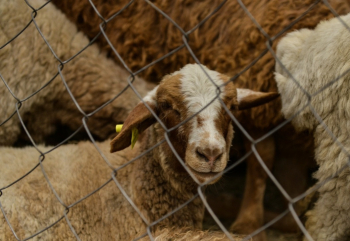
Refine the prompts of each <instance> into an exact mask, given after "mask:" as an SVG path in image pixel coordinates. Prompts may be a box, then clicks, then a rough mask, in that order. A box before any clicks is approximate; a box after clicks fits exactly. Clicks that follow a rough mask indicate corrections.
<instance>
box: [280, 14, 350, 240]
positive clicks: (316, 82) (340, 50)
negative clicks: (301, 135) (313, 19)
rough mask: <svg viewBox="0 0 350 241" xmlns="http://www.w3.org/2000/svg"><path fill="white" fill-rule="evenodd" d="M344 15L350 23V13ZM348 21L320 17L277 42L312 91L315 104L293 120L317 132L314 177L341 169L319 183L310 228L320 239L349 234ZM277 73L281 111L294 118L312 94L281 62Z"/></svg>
mask: <svg viewBox="0 0 350 241" xmlns="http://www.w3.org/2000/svg"><path fill="white" fill-rule="evenodd" d="M341 20H342V21H343V23H346V24H347V25H348V26H350V14H348V15H345V16H342V17H341ZM343 23H342V22H341V21H340V19H337V18H334V19H331V20H329V21H323V22H321V23H320V24H319V25H318V26H317V27H316V28H315V30H309V29H301V30H299V31H295V32H292V33H290V34H288V35H287V36H286V37H284V38H283V39H282V40H281V41H280V43H279V44H278V47H277V58H278V59H279V60H280V61H281V63H282V64H283V65H284V66H285V68H286V69H287V70H288V71H289V73H290V74H291V75H292V76H293V78H294V79H295V80H296V81H297V82H298V83H299V84H300V86H301V87H302V88H303V89H304V90H305V91H306V92H307V93H309V94H310V95H311V102H310V104H311V106H310V107H309V106H307V107H306V108H305V109H303V110H302V111H301V112H300V113H299V114H298V115H297V116H295V117H294V119H293V120H292V124H293V125H294V126H295V128H296V129H297V130H310V131H313V133H314V139H315V158H316V161H317V163H318V165H319V169H318V171H317V172H316V173H315V175H314V177H315V178H317V180H318V182H319V183H321V182H323V181H325V180H326V179H327V178H328V177H331V176H332V175H335V174H337V173H338V172H340V173H338V175H337V176H336V177H334V178H332V179H331V180H330V181H328V182H326V183H324V184H323V185H322V186H321V187H320V189H319V190H318V192H319V199H318V201H317V202H316V205H315V207H314V209H313V210H311V211H310V212H309V213H308V220H307V222H306V228H307V230H308V232H309V233H310V235H311V237H312V238H313V239H315V240H327V241H332V240H337V241H341V240H349V238H350V213H349V208H350V194H349V193H350V182H349V180H350V175H349V169H348V167H346V168H345V170H342V168H343V167H344V166H346V165H347V164H348V161H349V150H350V142H349V134H350V127H349V126H350V125H349V124H350V122H349V117H350V112H349V107H350V98H349V94H350V91H349V90H350V86H349V83H350V74H349V69H350V51H349V46H350V31H349V28H347V27H345V25H344V24H343ZM275 77H276V81H277V85H278V90H279V92H280V93H281V98H282V105H283V107H282V112H283V114H284V115H285V117H286V118H290V117H292V116H293V115H294V114H295V113H297V112H298V111H299V110H300V109H301V108H302V107H303V106H305V105H306V104H307V103H308V102H307V100H308V99H307V96H306V94H305V93H304V92H303V90H302V89H301V88H299V86H298V85H297V84H296V83H295V82H294V81H293V79H292V77H291V76H290V75H289V74H288V73H287V71H286V70H285V69H284V68H283V67H282V66H281V65H280V63H277V64H276V74H275ZM338 78H339V79H338ZM337 79H338V80H337ZM332 81H335V82H334V83H332ZM330 83H332V84H330ZM328 84H330V85H329V86H327V85H328ZM324 87H325V88H324ZM323 88H324V89H323ZM312 110H314V111H315V112H316V113H317V115H318V116H319V117H320V119H322V123H321V122H320V119H319V118H316V117H317V115H315V113H314V112H313V111H312ZM323 124H325V125H326V126H327V128H325V126H324V125H323ZM330 132H331V133H333V134H332V135H334V137H335V138H336V139H337V140H335V139H334V138H333V137H332V135H331V134H330Z"/></svg>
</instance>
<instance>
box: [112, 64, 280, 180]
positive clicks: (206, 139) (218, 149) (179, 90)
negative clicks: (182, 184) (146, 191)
mask: <svg viewBox="0 0 350 241" xmlns="http://www.w3.org/2000/svg"><path fill="white" fill-rule="evenodd" d="M202 67H203V68H204V69H205V71H206V73H207V74H208V75H209V76H210V78H211V79H212V80H213V81H214V83H215V84H216V85H217V86H219V88H220V92H221V93H219V94H218V91H217V90H218V89H217V87H216V86H215V85H214V84H213V83H212V82H211V80H210V79H209V78H208V77H207V75H206V74H205V73H204V72H203V70H202V69H201V66H199V65H196V64H194V65H192V64H189V65H186V66H185V67H184V68H182V69H181V70H180V71H177V72H175V73H173V74H171V75H167V76H165V77H164V78H163V80H162V81H161V82H160V84H159V85H158V86H157V87H156V88H155V89H153V90H152V91H151V92H149V93H148V95H147V96H146V97H145V98H144V99H143V100H144V102H145V103H147V105H148V106H149V108H150V109H152V110H153V112H154V113H155V114H156V115H157V116H158V117H159V119H160V120H161V122H162V123H163V124H164V126H165V127H166V128H167V129H168V130H169V129H170V130H171V131H168V137H169V140H170V142H171V145H172V147H173V149H174V150H175V151H176V153H177V154H178V155H179V156H180V157H181V159H182V160H183V161H184V162H185V164H186V166H187V167H188V168H189V170H190V171H191V172H192V173H193V174H194V176H195V177H196V178H197V179H198V181H199V182H205V181H207V180H209V179H211V178H212V177H213V176H215V175H216V174H217V173H219V172H221V171H223V170H224V169H225V167H226V165H227V161H228V155H229V149H230V146H231V141H232V138H233V127H232V120H231V118H230V116H229V114H228V113H227V112H226V111H225V109H224V107H223V104H224V105H225V106H226V107H227V109H228V110H237V109H247V108H251V107H254V106H257V105H260V104H263V103H266V102H268V101H270V100H272V99H275V98H276V97H278V94H277V93H261V92H255V91H251V90H247V89H236V88H235V87H234V85H233V83H232V82H229V77H228V76H225V75H222V74H219V73H218V72H215V71H212V70H209V69H207V68H206V67H204V66H202ZM226 82H227V84H226V85H224V83H226ZM217 96H219V97H220V99H221V100H222V103H223V104H222V103H221V101H220V100H219V98H217ZM209 103H210V104H209ZM208 104H209V105H208ZM207 105H208V106H207ZM203 108H204V109H203ZM152 124H155V125H154V130H155V131H156V133H157V134H156V136H157V138H158V139H157V141H160V140H162V139H163V138H164V137H165V134H166V130H164V128H163V127H162V125H161V124H159V123H158V122H157V121H156V118H155V117H154V116H153V115H152V113H151V112H150V111H149V109H148V108H147V107H146V106H145V105H144V104H143V103H142V102H141V103H139V104H138V105H137V106H136V107H135V108H134V110H133V111H132V112H131V113H130V114H129V116H128V117H127V119H126V120H125V122H124V125H123V128H122V130H121V132H120V133H119V134H118V135H117V136H116V137H115V138H114V139H113V140H112V142H111V152H115V151H119V150H122V149H124V148H126V147H128V146H130V139H131V131H132V129H133V128H138V130H139V132H143V131H144V130H145V129H147V128H148V127H149V126H151V125H152ZM174 127H175V128H174ZM172 128H173V129H172ZM154 144H155V143H154ZM160 151H161V155H160V156H162V157H163V159H164V160H163V161H161V162H162V163H161V165H162V167H163V169H167V170H169V169H171V170H173V171H175V172H177V173H181V172H182V173H186V172H185V170H184V168H182V166H181V164H180V163H179V161H178V160H177V158H176V157H175V155H174V153H173V151H172V148H171V147H170V145H169V144H164V145H162V146H161V147H160ZM186 175H187V174H186ZM215 181H216V180H213V181H212V182H215Z"/></svg>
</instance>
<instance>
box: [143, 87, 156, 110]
mask: <svg viewBox="0 0 350 241" xmlns="http://www.w3.org/2000/svg"><path fill="white" fill-rule="evenodd" d="M158 87H159V86H158V85H157V86H156V87H155V88H154V89H153V90H151V91H150V92H148V93H147V95H146V96H145V97H143V101H144V102H147V103H148V104H150V105H154V106H155V107H157V100H156V93H157V90H158Z"/></svg>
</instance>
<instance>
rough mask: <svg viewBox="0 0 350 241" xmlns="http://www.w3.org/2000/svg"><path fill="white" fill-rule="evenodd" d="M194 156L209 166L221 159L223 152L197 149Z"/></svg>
mask: <svg viewBox="0 0 350 241" xmlns="http://www.w3.org/2000/svg"><path fill="white" fill-rule="evenodd" d="M196 155H197V157H198V158H200V159H202V160H205V161H206V162H210V163H211V164H214V163H215V162H216V161H218V160H219V159H221V157H222V155H223V152H221V151H219V150H217V149H214V150H211V149H204V150H201V149H199V148H198V149H197V150H196Z"/></svg>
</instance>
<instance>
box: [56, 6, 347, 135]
mask: <svg viewBox="0 0 350 241" xmlns="http://www.w3.org/2000/svg"><path fill="white" fill-rule="evenodd" d="M128 2H129V1H126V0H125V1H117V2H116V1H103V0H101V1H94V4H95V6H96V8H97V10H98V11H99V12H100V14H101V15H102V16H103V17H104V18H105V19H108V18H109V17H111V16H112V15H113V14H114V13H116V12H118V11H119V10H120V9H121V8H122V7H124V6H125V5H126V4H127V3H128ZM152 2H153V3H154V4H155V5H156V6H158V7H159V8H160V9H162V10H163V11H164V12H165V13H166V14H168V15H169V16H170V17H171V18H172V19H173V20H174V21H175V22H176V23H178V24H179V25H180V27H181V28H182V29H184V30H185V31H188V30H190V29H192V28H193V27H195V26H196V25H197V24H198V23H199V22H200V21H201V20H202V19H204V18H205V17H206V16H207V15H208V14H209V13H210V12H211V11H213V10H214V9H215V8H216V7H217V6H218V5H219V4H220V3H221V2H222V1H221V0H215V1H210V0H207V1H199V2H198V1H194V0H188V1H175V2H174V1H161V0H158V1H152ZM329 2H330V4H331V5H332V7H333V8H334V9H335V10H336V11H337V12H338V13H339V14H345V13H347V12H349V11H350V1H343V0H332V1H329ZM53 3H54V4H56V5H57V6H58V7H59V8H60V9H61V10H62V11H63V12H64V13H65V14H66V15H67V16H68V18H69V19H71V20H72V21H73V22H74V23H76V24H77V26H78V28H79V29H80V30H82V31H83V32H84V33H85V34H87V36H89V38H90V39H91V38H93V37H95V36H96V34H97V33H98V32H99V31H100V27H99V24H100V23H101V19H100V18H99V17H98V15H97V14H96V12H95V11H94V9H93V8H92V7H91V5H90V3H89V1H85V0H77V1H69V0H53ZM313 3H314V0H307V1H304V0H297V1H294V0H293V1H291V0H282V1H281V0H272V1H271V0H264V1H254V0H248V1H244V4H245V6H246V7H247V9H248V10H249V11H250V12H251V14H252V15H253V16H254V18H255V19H256V20H257V22H258V23H259V24H260V25H261V26H262V28H263V29H264V31H265V32H266V33H267V34H268V35H270V36H274V35H276V34H277V33H278V32H279V31H281V30H282V29H283V28H285V27H287V26H289V24H290V23H291V22H292V20H295V19H296V18H297V17H299V16H300V15H301V14H302V13H304V12H305V11H306V10H307V9H308V8H309V6H310V5H312V4H313ZM330 17H333V15H332V13H331V12H330V10H329V9H328V8H327V7H326V6H325V5H323V4H317V6H316V7H315V8H313V9H312V10H311V11H310V12H309V13H308V14H307V15H306V16H305V17H304V18H302V19H301V20H300V21H299V22H298V23H296V24H295V25H294V26H293V27H292V29H300V28H305V27H306V28H313V27H315V26H316V25H317V23H318V22H319V21H320V20H322V19H327V18H330ZM105 31H106V34H107V36H108V38H109V40H110V41H111V43H112V44H113V46H114V47H115V49H116V50H117V51H118V53H119V54H120V55H121V57H122V58H123V59H124V61H125V62H126V64H127V65H128V66H129V67H130V68H131V69H132V70H133V71H137V70H139V69H140V68H142V67H144V66H146V65H147V64H149V63H151V62H152V61H155V60H157V59H159V58H161V57H162V56H164V55H165V54H167V53H169V52H170V51H172V50H174V49H175V48H176V47H178V46H180V45H182V44H183V41H182V35H181V32H180V31H179V30H178V29H177V28H176V27H175V26H174V25H173V24H172V23H171V22H170V21H168V20H167V19H165V18H164V17H163V16H162V15H161V14H159V13H158V12H156V10H154V9H153V8H152V7H151V6H150V5H148V4H147V3H146V1H135V2H133V3H132V4H131V5H130V6H129V7H128V8H126V9H125V10H124V11H123V12H122V13H121V14H119V15H118V16H116V17H115V18H114V19H113V20H111V21H110V22H108V24H107V28H106V30H105ZM97 42H98V44H99V45H100V46H102V48H103V49H104V50H106V51H107V52H108V53H109V55H110V56H111V57H113V58H114V59H116V60H117V57H116V56H115V54H114V53H113V51H112V50H111V48H110V46H109V45H108V44H107V42H106V40H105V39H104V38H103V37H99V38H98V39H97ZM189 45H190V47H191V48H192V50H193V52H194V53H195V55H196V56H197V57H198V59H199V61H200V62H201V63H202V64H204V65H206V66H207V67H208V68H209V69H214V70H216V71H218V72H220V73H225V74H227V75H229V76H234V75H235V74H237V73H238V72H240V71H241V70H242V69H243V68H244V67H246V66H247V65H248V64H250V63H251V62H252V61H253V60H254V59H256V58H257V57H258V56H259V54H260V53H261V52H262V51H263V50H264V49H266V38H265V37H264V36H263V34H262V33H261V32H260V30H259V29H258V28H257V27H256V25H255V24H254V23H253V22H252V21H251V20H250V18H249V17H248V16H247V14H246V13H245V12H244V10H243V9H242V8H241V6H239V4H238V3H237V1H228V2H226V3H225V5H224V6H223V7H222V8H221V9H220V10H219V12H217V13H216V14H215V15H214V16H212V17H211V18H210V19H209V20H208V21H207V22H206V23H205V24H204V25H203V26H201V27H200V28H199V29H198V30H196V31H194V32H193V33H192V34H190V35H189ZM275 45H276V42H274V44H273V48H274V47H275ZM117 62H119V60H117ZM190 62H194V61H193V58H192V57H191V55H190V53H189V52H188V51H187V50H186V49H182V50H180V51H178V52H176V53H174V54H173V55H171V56H169V57H167V58H165V59H163V60H162V61H160V62H158V63H157V64H155V65H153V66H150V67H148V68H147V69H146V70H144V71H143V72H141V76H143V77H147V80H148V81H151V82H159V81H160V79H161V77H163V76H164V74H165V73H172V72H174V71H175V70H177V69H179V68H180V67H182V66H184V65H185V64H187V63H190ZM274 64H275V61H274V58H273V57H272V55H271V54H270V53H267V54H265V56H264V57H262V58H261V59H260V60H259V61H258V62H257V63H256V64H255V65H254V66H252V67H251V68H249V69H248V70H247V71H246V72H244V73H243V74H242V75H241V76H240V77H239V78H238V79H237V80H236V83H237V86H238V87H240V88H248V89H252V90H257V91H262V92H269V91H271V92H274V91H276V90H277V87H276V84H275V82H274V78H273V70H274ZM280 107H281V105H280V101H279V100H276V101H273V102H271V103H268V104H266V105H263V106H260V107H256V108H253V109H251V110H246V111H240V112H238V113H237V115H236V116H237V117H238V119H239V121H240V122H241V123H242V124H243V125H244V126H245V127H246V128H260V129H269V128H271V127H273V126H275V125H276V124H277V123H279V122H280V121H281V120H282V115H281V114H280V112H279V111H280Z"/></svg>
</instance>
